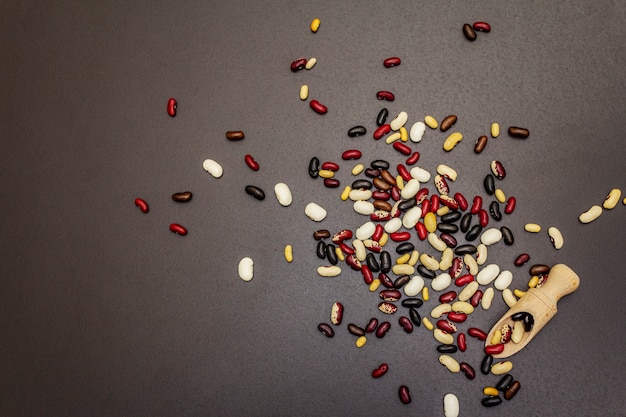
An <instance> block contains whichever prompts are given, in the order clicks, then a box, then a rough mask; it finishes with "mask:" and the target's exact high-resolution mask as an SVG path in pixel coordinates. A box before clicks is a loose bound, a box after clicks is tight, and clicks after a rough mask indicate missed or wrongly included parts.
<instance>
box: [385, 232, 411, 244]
mask: <svg viewBox="0 0 626 417" xmlns="http://www.w3.org/2000/svg"><path fill="white" fill-rule="evenodd" d="M389 237H390V238H391V240H393V241H394V242H405V241H407V240H409V239H411V233H409V232H394V233H390V234H389Z"/></svg>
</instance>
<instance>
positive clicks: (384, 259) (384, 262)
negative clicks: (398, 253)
mask: <svg viewBox="0 0 626 417" xmlns="http://www.w3.org/2000/svg"><path fill="white" fill-rule="evenodd" d="M380 270H381V272H384V273H387V272H389V271H391V255H390V254H389V252H387V251H382V252H381V253H380Z"/></svg>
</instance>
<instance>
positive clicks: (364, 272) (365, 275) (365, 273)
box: [361, 265, 374, 285]
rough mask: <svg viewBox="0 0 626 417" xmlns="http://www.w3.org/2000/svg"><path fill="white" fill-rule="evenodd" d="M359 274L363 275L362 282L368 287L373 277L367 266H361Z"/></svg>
mask: <svg viewBox="0 0 626 417" xmlns="http://www.w3.org/2000/svg"><path fill="white" fill-rule="evenodd" d="M361 274H362V275H363V281H365V283H366V284H367V285H370V284H371V283H372V282H373V281H374V275H373V274H372V270H371V269H370V267H369V266H367V265H363V266H361Z"/></svg>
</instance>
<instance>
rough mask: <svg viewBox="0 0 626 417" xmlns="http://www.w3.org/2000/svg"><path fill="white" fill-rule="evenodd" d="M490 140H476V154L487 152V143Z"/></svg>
mask: <svg viewBox="0 0 626 417" xmlns="http://www.w3.org/2000/svg"><path fill="white" fill-rule="evenodd" d="M488 140H489V138H488V137H487V136H484V135H483V136H481V137H479V138H478V140H476V144H475V145H474V153H476V154H479V153H481V152H482V151H484V150H485V147H486V146H487V141H488Z"/></svg>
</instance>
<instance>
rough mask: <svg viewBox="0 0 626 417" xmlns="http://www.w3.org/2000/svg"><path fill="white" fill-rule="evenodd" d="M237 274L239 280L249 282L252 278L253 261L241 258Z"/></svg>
mask: <svg viewBox="0 0 626 417" xmlns="http://www.w3.org/2000/svg"><path fill="white" fill-rule="evenodd" d="M237 272H238V273H239V278H241V279H242V280H244V281H250V280H251V279H252V277H254V261H253V260H252V258H249V257H245V258H242V259H241V260H240V261H239V266H238V268H237Z"/></svg>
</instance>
